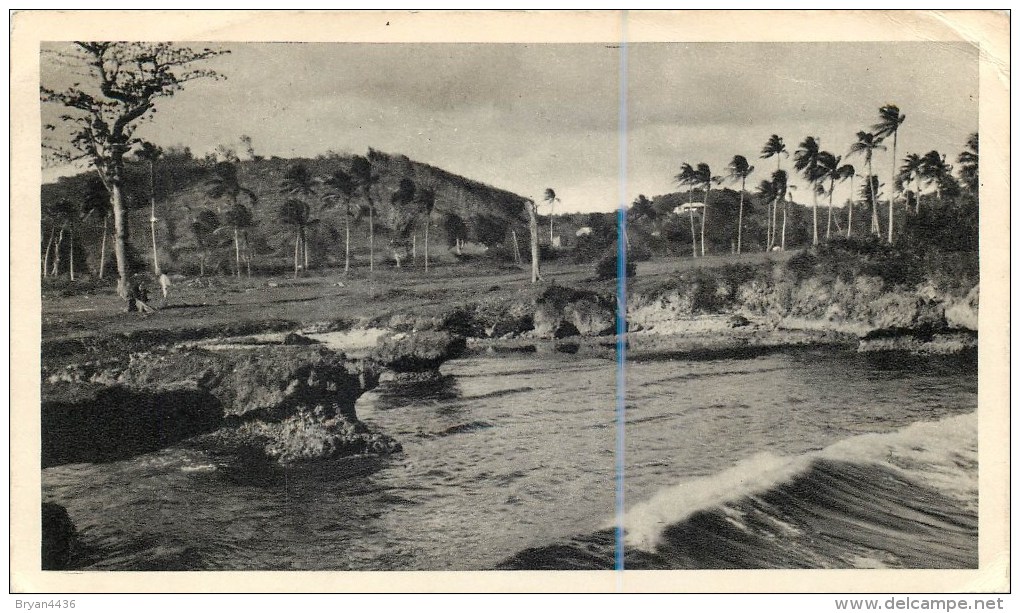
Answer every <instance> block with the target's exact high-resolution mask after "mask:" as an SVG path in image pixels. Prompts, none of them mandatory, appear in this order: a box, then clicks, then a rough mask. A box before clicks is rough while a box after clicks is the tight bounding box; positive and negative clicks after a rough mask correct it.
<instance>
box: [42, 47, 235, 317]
mask: <svg viewBox="0 0 1020 613" xmlns="http://www.w3.org/2000/svg"><path fill="white" fill-rule="evenodd" d="M221 53H224V51H218V50H214V49H210V48H203V49H191V48H190V47H181V46H178V45H175V44H173V43H168V42H156V43H152V42H78V43H74V44H73V46H71V47H69V48H65V49H63V50H61V51H56V52H54V55H56V56H57V61H60V62H62V63H63V64H65V65H70V66H72V67H74V68H75V69H77V71H78V73H77V75H76V77H77V78H78V79H79V80H78V81H76V82H75V83H74V84H73V85H71V86H70V87H67V88H63V89H59V90H58V89H52V88H49V87H47V86H46V85H45V84H44V85H43V86H42V87H41V88H40V92H41V98H42V100H43V102H45V103H49V104H55V105H59V106H60V107H62V109H63V111H64V112H63V114H61V116H60V124H59V125H54V126H48V127H51V128H52V135H51V136H53V138H50V139H49V142H48V143H47V146H48V148H49V150H50V151H52V152H53V153H54V154H55V155H56V156H58V157H61V158H63V159H65V160H72V159H86V160H88V161H89V162H90V163H91V164H92V166H93V167H94V168H95V169H96V171H97V172H98V173H99V176H100V178H102V180H103V183H104V184H105V185H106V188H107V190H108V191H109V192H110V204H111V208H112V209H113V225H114V253H115V254H116V257H117V275H118V280H117V290H118V293H119V294H120V295H121V296H122V297H124V298H126V297H127V295H128V279H129V278H130V275H131V270H130V263H129V261H128V257H127V242H128V224H127V218H126V208H125V205H124V181H125V175H124V156H125V155H126V154H127V153H128V152H129V151H130V150H131V148H132V146H133V145H134V144H135V143H136V142H137V140H136V139H135V137H134V132H135V129H136V128H137V126H138V122H139V121H140V120H142V119H144V118H146V117H150V116H151V115H152V113H153V112H154V111H155V107H156V103H157V101H158V100H160V99H161V98H166V97H169V96H172V95H173V94H174V93H176V92H178V91H180V90H181V89H182V87H183V86H184V84H185V83H188V82H190V81H194V80H196V79H201V78H219V77H220V75H218V74H217V73H215V72H213V71H212V70H208V69H199V68H195V65H196V64H198V63H200V62H202V61H204V60H208V59H210V58H213V57H215V56H217V55H220V54H221ZM58 128H59V129H58ZM61 137H66V141H64V142H62V143H59V144H55V143H54V141H59V140H62V138H61Z"/></svg>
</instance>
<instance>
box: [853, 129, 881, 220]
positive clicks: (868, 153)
mask: <svg viewBox="0 0 1020 613" xmlns="http://www.w3.org/2000/svg"><path fill="white" fill-rule="evenodd" d="M877 149H881V150H883V151H884V150H885V145H883V144H882V138H881V137H879V136H875V135H874V134H872V133H870V132H864V131H863V130H862V131H860V132H858V133H857V142H856V143H854V144H852V145H850V153H848V154H847V156H848V157H849V156H851V155H857V154H861V155H863V156H864V161H865V163H867V165H868V176H869V177H871V176H874V174H875V173H873V172H872V171H871V158H872V157H873V155H874V153H875V150H877ZM868 188H869V189H871V231H872V232H873V233H874V234H875V236H881V235H882V229H881V227H880V226H879V224H878V201H877V200H876V199H875V191H874V182H873V181H870V180H869V181H868Z"/></svg>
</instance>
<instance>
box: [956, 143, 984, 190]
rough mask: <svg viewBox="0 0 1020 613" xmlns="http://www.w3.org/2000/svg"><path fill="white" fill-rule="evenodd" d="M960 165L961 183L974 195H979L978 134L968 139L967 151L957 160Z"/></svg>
mask: <svg viewBox="0 0 1020 613" xmlns="http://www.w3.org/2000/svg"><path fill="white" fill-rule="evenodd" d="M956 161H957V162H959V163H960V183H962V184H963V186H964V187H965V188H967V189H968V190H970V191H971V192H972V193H974V194H977V192H978V188H979V186H980V182H979V179H978V134H977V132H974V133H972V134H971V135H970V136H968V137H967V149H966V151H963V152H962V153H960V155H959V156H958V157H957V158H956Z"/></svg>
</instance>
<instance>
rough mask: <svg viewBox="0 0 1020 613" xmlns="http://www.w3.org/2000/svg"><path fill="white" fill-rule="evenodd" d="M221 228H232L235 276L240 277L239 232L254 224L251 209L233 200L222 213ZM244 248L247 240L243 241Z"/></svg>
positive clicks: (249, 270)
mask: <svg viewBox="0 0 1020 613" xmlns="http://www.w3.org/2000/svg"><path fill="white" fill-rule="evenodd" d="M223 223H224V225H223V228H222V229H229V230H232V231H233V233H234V264H235V271H236V272H237V278H238V279H240V278H241V233H242V232H243V231H245V230H246V229H247V228H250V227H252V226H254V225H255V220H254V218H253V217H252V214H251V209H249V208H248V207H246V206H244V205H243V204H240V203H238V202H235V203H234V204H232V205H231V206H230V208H229V209H227V211H226V212H225V213H224V214H223ZM245 243H246V244H245V248H246V249H247V240H246V241H245ZM248 273H249V274H248V276H251V268H250V264H249V269H248Z"/></svg>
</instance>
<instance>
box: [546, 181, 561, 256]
mask: <svg viewBox="0 0 1020 613" xmlns="http://www.w3.org/2000/svg"><path fill="white" fill-rule="evenodd" d="M542 199H543V200H544V201H545V202H547V203H548V204H549V245H550V246H551V245H552V244H553V215H555V213H556V203H557V202H559V201H560V199H559V198H557V197H556V192H555V191H554V190H553V188H551V187H547V188H545V195H544V196H543V197H542Z"/></svg>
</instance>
